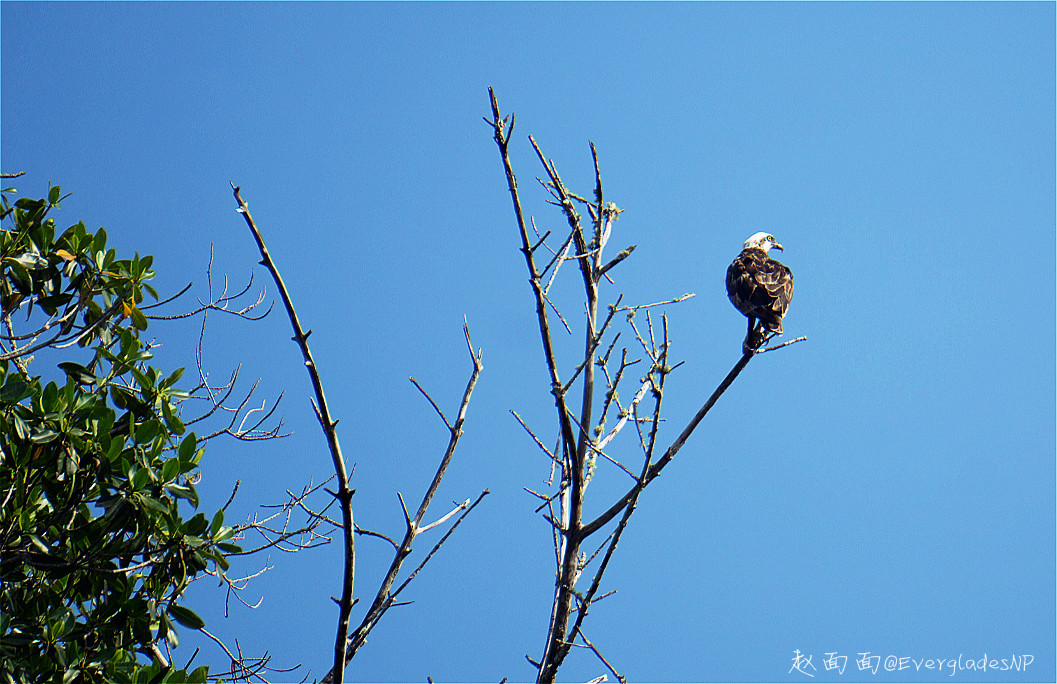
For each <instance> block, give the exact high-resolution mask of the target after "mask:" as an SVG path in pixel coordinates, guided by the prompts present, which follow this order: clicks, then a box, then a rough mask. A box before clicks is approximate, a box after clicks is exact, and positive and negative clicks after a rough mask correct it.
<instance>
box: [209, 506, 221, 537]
mask: <svg viewBox="0 0 1057 684" xmlns="http://www.w3.org/2000/svg"><path fill="white" fill-rule="evenodd" d="M223 525H224V509H220V510H219V511H217V514H216V515H214V516H213V522H212V523H210V525H209V532H210V534H211V535H212V536H213V537H216V534H217V531H218V530H220V528H221V527H222V526H223Z"/></svg>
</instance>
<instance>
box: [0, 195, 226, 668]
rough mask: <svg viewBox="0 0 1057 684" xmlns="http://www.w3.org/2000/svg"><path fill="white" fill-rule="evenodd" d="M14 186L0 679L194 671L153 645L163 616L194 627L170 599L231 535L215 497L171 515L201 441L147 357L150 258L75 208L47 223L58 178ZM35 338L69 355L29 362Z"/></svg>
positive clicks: (197, 621) (1, 461)
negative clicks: (39, 191) (63, 220)
mask: <svg viewBox="0 0 1057 684" xmlns="http://www.w3.org/2000/svg"><path fill="white" fill-rule="evenodd" d="M14 192H15V191H14V190H13V189H11V188H8V189H5V190H3V194H2V195H0V197H2V200H0V220H2V221H3V224H2V230H0V264H2V267H0V268H2V271H0V314H2V317H0V324H2V325H3V331H2V332H0V503H2V510H0V580H2V583H3V586H2V590H0V679H2V680H3V681H8V682H11V681H15V682H20V681H45V680H48V681H58V680H60V679H61V680H62V681H64V682H70V681H76V680H78V679H82V680H86V681H101V680H110V681H204V679H205V677H206V675H207V670H206V668H205V667H201V668H198V669H196V670H194V671H193V672H186V671H182V670H177V669H175V668H172V667H170V665H169V661H168V658H167V657H166V656H165V655H164V654H165V652H166V651H167V650H168V648H169V647H170V646H176V645H177V643H178V635H177V629H176V623H179V624H180V625H183V626H185V627H187V628H190V629H198V628H201V627H202V626H203V622H202V620H201V618H200V617H199V616H198V615H196V614H195V613H194V612H193V611H192V610H190V609H189V608H187V607H185V606H182V605H180V604H179V603H178V601H179V600H180V597H181V594H182V592H183V591H184V590H185V589H186V587H187V585H188V583H189V582H190V581H191V580H192V579H193V578H194V577H195V575H196V574H198V573H200V572H201V571H203V570H204V569H206V568H208V567H210V565H211V564H214V565H215V566H218V567H219V568H221V569H226V568H227V561H226V560H225V559H224V554H225V553H231V552H238V551H240V549H239V547H238V546H236V545H234V544H232V543H231V538H232V537H233V535H234V530H233V529H232V528H231V527H229V526H226V525H224V514H223V511H217V512H216V514H214V515H213V516H212V517H207V516H206V515H205V514H203V513H194V514H193V515H192V516H191V517H190V518H188V519H184V517H183V516H182V514H181V508H185V509H186V508H188V506H189V507H190V508H191V509H194V508H197V506H198V494H197V493H196V491H195V486H194V483H195V473H196V470H197V466H198V463H199V461H200V459H201V458H202V455H203V449H202V448H201V447H200V445H199V444H198V442H197V439H196V437H195V434H194V433H190V432H187V431H186V428H185V426H184V424H183V423H182V422H181V420H180V411H179V404H180V401H181V400H183V399H185V398H186V397H187V393H186V392H184V391H181V390H180V389H178V388H177V386H176V385H177V382H178V381H179V379H180V376H181V373H182V369H179V370H176V371H175V372H171V373H164V372H162V371H161V370H159V369H157V368H154V367H152V366H151V365H150V361H151V358H152V354H151V351H150V346H149V345H148V344H145V342H144V341H143V340H142V339H141V338H140V334H141V333H142V331H144V330H146V328H147V326H148V319H147V317H146V315H145V314H144V313H143V311H142V310H141V306H142V302H143V300H144V296H145V295H146V296H149V297H151V298H153V299H157V293H156V292H155V291H154V289H153V288H152V287H151V286H150V285H149V283H148V281H149V280H151V279H152V278H153V277H154V272H153V271H152V270H151V262H152V258H151V257H150V256H144V257H140V256H139V255H138V254H137V255H136V256H135V257H134V258H132V259H118V258H117V253H116V250H115V249H112V248H111V249H108V248H107V246H106V243H107V235H106V232H105V231H104V230H103V229H102V228H100V229H98V230H97V231H95V232H94V233H93V232H91V231H89V230H88V229H87V228H86V227H85V224H84V223H83V222H82V223H77V224H76V225H73V226H71V227H69V228H68V229H66V230H65V231H63V232H62V233H61V234H60V235H59V236H58V237H56V225H55V221H54V219H53V218H51V217H50V216H49V213H50V212H51V211H52V210H53V209H55V208H57V207H58V206H59V202H60V200H61V199H63V198H62V197H61V192H60V189H59V187H57V186H56V187H52V188H50V189H49V192H48V196H47V197H46V198H42V199H25V198H23V199H18V200H17V201H16V202H14V204H11V203H9V200H8V195H9V194H11V193H14ZM16 319H17V320H18V321H25V322H26V327H27V330H25V331H21V332H20V331H17V330H16V328H15V322H14V321H15V320H16ZM38 350H42V351H48V353H49V354H53V353H54V354H59V355H61V357H62V358H64V359H66V360H63V361H61V362H60V363H58V364H57V366H58V370H56V369H55V368H54V367H51V368H47V369H45V370H46V371H47V373H48V375H44V376H42V375H34V374H33V373H32V372H31V371H30V366H31V364H32V356H31V354H33V353H34V352H37V351H38ZM49 358H50V357H49ZM72 359H76V360H72ZM49 376H53V379H51V380H47V378H48V377H49ZM181 500H182V501H184V502H186V503H184V504H181ZM142 656H145V657H146V658H147V659H149V660H150V661H151V663H150V664H146V661H145V660H144V658H143V657H142Z"/></svg>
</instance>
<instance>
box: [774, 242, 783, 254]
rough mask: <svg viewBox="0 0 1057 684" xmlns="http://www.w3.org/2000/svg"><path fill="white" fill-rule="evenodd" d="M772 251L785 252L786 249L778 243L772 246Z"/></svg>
mask: <svg viewBox="0 0 1057 684" xmlns="http://www.w3.org/2000/svg"><path fill="white" fill-rule="evenodd" d="M771 249H777V250H778V251H779V252H784V251H785V250H784V249H782V246H781V245H780V244H778V243H777V242H775V243H773V244H772V245H771Z"/></svg>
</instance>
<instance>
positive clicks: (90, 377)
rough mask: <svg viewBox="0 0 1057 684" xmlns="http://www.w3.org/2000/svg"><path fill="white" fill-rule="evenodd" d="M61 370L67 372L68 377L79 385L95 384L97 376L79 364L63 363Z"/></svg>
mask: <svg viewBox="0 0 1057 684" xmlns="http://www.w3.org/2000/svg"><path fill="white" fill-rule="evenodd" d="M59 368H61V369H63V370H64V371H66V377H68V378H70V379H71V380H73V381H74V382H76V383H77V384H79V385H90V384H92V383H93V382H95V374H94V373H92V371H90V370H88V369H87V368H85V367H84V366H82V365H81V364H79V363H74V362H73V361H63V362H62V363H60V364H59Z"/></svg>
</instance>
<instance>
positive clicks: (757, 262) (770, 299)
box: [727, 247, 793, 333]
mask: <svg viewBox="0 0 1057 684" xmlns="http://www.w3.org/2000/svg"><path fill="white" fill-rule="evenodd" d="M727 296H729V297H730V301H731V303H733V304H734V306H735V307H737V309H738V311H740V312H742V313H743V314H745V315H746V316H752V317H754V318H759V319H760V320H761V321H762V322H763V324H764V325H765V326H766V327H767V328H768V329H769V330H771V331H773V332H777V333H781V332H782V316H784V315H785V312H786V310H787V309H788V308H789V302H790V301H791V300H792V299H793V272H792V271H790V270H789V268H788V267H786V266H785V265H784V264H782V263H780V262H778V261H776V260H774V259H772V258H771V257H769V256H767V252H765V251H763V250H762V249H759V248H756V247H750V248H748V249H744V250H742V252H741V254H739V255H738V257H737V258H736V259H734V262H733V263H732V264H731V265H730V267H729V268H727Z"/></svg>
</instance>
